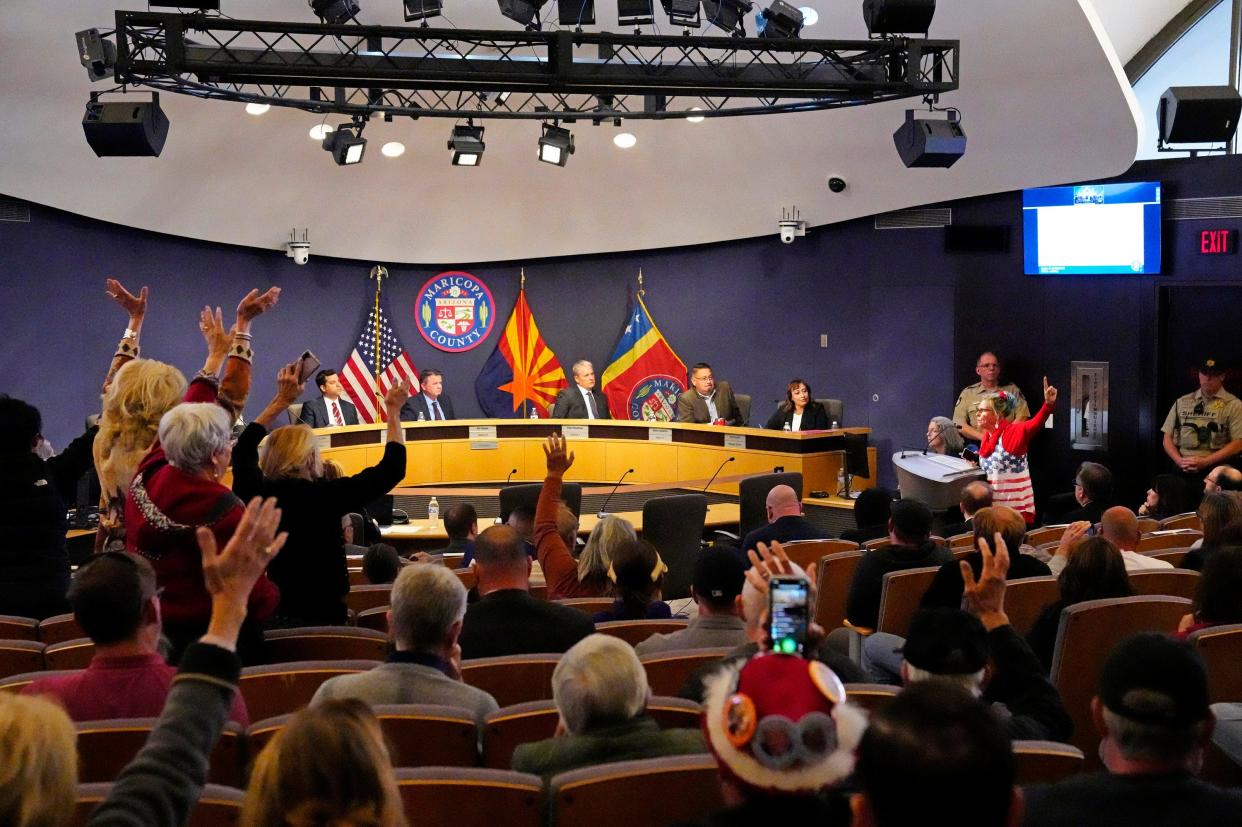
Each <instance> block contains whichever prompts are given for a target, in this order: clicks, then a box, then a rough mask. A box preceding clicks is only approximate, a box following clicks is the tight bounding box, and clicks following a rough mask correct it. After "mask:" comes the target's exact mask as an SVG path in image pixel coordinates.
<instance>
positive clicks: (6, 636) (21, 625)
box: [0, 615, 39, 640]
mask: <svg viewBox="0 0 1242 827" xmlns="http://www.w3.org/2000/svg"><path fill="white" fill-rule="evenodd" d="M38 639H39V621H37V620H35V619H34V618H33V617H20V616H18V615H0V640H38Z"/></svg>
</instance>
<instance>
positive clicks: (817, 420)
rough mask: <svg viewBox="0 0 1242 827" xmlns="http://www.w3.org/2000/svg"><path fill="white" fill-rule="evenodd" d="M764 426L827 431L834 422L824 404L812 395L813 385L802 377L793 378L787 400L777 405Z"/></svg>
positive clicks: (786, 395)
mask: <svg viewBox="0 0 1242 827" xmlns="http://www.w3.org/2000/svg"><path fill="white" fill-rule="evenodd" d="M795 420H796V421H795ZM764 427H765V428H768V429H769V430H773V431H781V430H784V429H786V428H788V429H789V430H791V431H826V430H828V429H829V428H830V427H832V423H831V422H829V421H828V411H826V410H824V406H823V405H821V404H820V403H818V402H816V401H815V400H814V399H813V398H812V397H811V386H810V385H808V384H807V383H806V382H803V381H802V380H801V379H791V380H790V382H789V388H788V389H787V390H786V391H785V401H784V402H782V403H781V404H779V405H777V406H776V412H775V413H773V414H772V416H771V417H769V418H768V424H767V425H764Z"/></svg>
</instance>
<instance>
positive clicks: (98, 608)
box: [22, 552, 250, 727]
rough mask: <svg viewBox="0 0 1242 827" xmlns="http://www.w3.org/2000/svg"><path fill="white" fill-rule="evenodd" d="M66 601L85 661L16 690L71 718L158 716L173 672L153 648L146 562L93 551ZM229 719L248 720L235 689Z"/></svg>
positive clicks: (151, 573)
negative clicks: (91, 649) (48, 700)
mask: <svg viewBox="0 0 1242 827" xmlns="http://www.w3.org/2000/svg"><path fill="white" fill-rule="evenodd" d="M69 603H70V605H71V606H72V607H73V617H74V619H75V620H76V621H77V623H78V625H79V626H81V627H82V631H84V632H86V635H87V637H89V638H90V639H91V642H92V643H94V644H95V655H94V657H92V658H91V662H90V665H89V666H87V668H86V669H84V670H82V671H80V672H73V673H72V674H69V675H63V676H60V677H49V678H41V679H39V680H36V681H35V682H34V683H32V684H29V685H28V686H26V687H24V688H23V689H22V694H24V695H50V696H54V697H55V698H56V699H57V700H58V701H60V704H61V706H63V707H64V708H65V711H66V712H67V713H69V717H70V718H72V719H73V720H75V721H102V720H110V719H113V718H154V717H156V716H158V715H159V714H160V711H161V710H162V709H163V708H164V701H165V699H166V698H167V697H168V690H169V687H170V686H171V685H172V681H173V677H174V676H175V675H176V673H177V670H176V669H174V668H173V667H171V666H169V665H168V664H167V663H165V662H164V658H163V657H162V656H161V655H160V654H159V642H160V598H159V594H158V589H157V588H156V585H155V570H154V569H152V568H151V564H150V563H148V562H147V561H146V559H145V558H143V557H139V556H138V555H134V554H125V553H124V552H104V553H102V554H99V555H97V556H95V557H93V558H91V560H90V561H88V562H87V563H86V564H85V565H83V566H82V567H81V568H80V569H78V572H77V574H76V575H74V578H73V583H72V584H71V585H70V586H69ZM229 718H230V720H232V721H234V722H236V723H238V724H240V725H241V726H243V727H244V726H249V725H250V716H249V715H248V714H247V712H246V702H245V701H244V700H243V699H242V697H241V695H238V696H236V697H235V698H234V699H233V708H232V711H231V712H230V713H229Z"/></svg>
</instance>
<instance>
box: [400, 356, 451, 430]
mask: <svg viewBox="0 0 1242 827" xmlns="http://www.w3.org/2000/svg"><path fill="white" fill-rule="evenodd" d="M418 385H419V389H420V392H419V393H416V394H414V395H413V396H411V397H410V398H409V399H408V400H407V401H406V403H405V404H404V405H402V406H401V421H402V422H416V421H418V415H419V414H422V415H423V419H425V420H427V421H429V422H432V421H436V420H441V421H442V420H445V419H456V418H457V414H456V413H455V412H454V411H453V400H451V399H449V398H448V395H447V394H446V393H445V392H444V374H443V373H441V372H440V371H438V370H434V369H432V368H428V369H427V370H424V371H422V372H420V373H419V374H418Z"/></svg>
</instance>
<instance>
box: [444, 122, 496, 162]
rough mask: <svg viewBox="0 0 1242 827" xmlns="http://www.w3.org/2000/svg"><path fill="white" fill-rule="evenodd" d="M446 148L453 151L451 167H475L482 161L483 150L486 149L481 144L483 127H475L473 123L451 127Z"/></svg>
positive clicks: (484, 145)
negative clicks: (451, 130)
mask: <svg viewBox="0 0 1242 827" xmlns="http://www.w3.org/2000/svg"><path fill="white" fill-rule="evenodd" d="M448 148H449V149H451V150H453V166H455V167H477V166H478V165H479V164H480V163H481V162H482V161H483V150H485V149H487V145H486V144H485V143H483V127H481V126H475V125H474V121H468V122H467V124H466V126H455V127H453V134H452V135H451V136H450V137H449V142H448Z"/></svg>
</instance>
